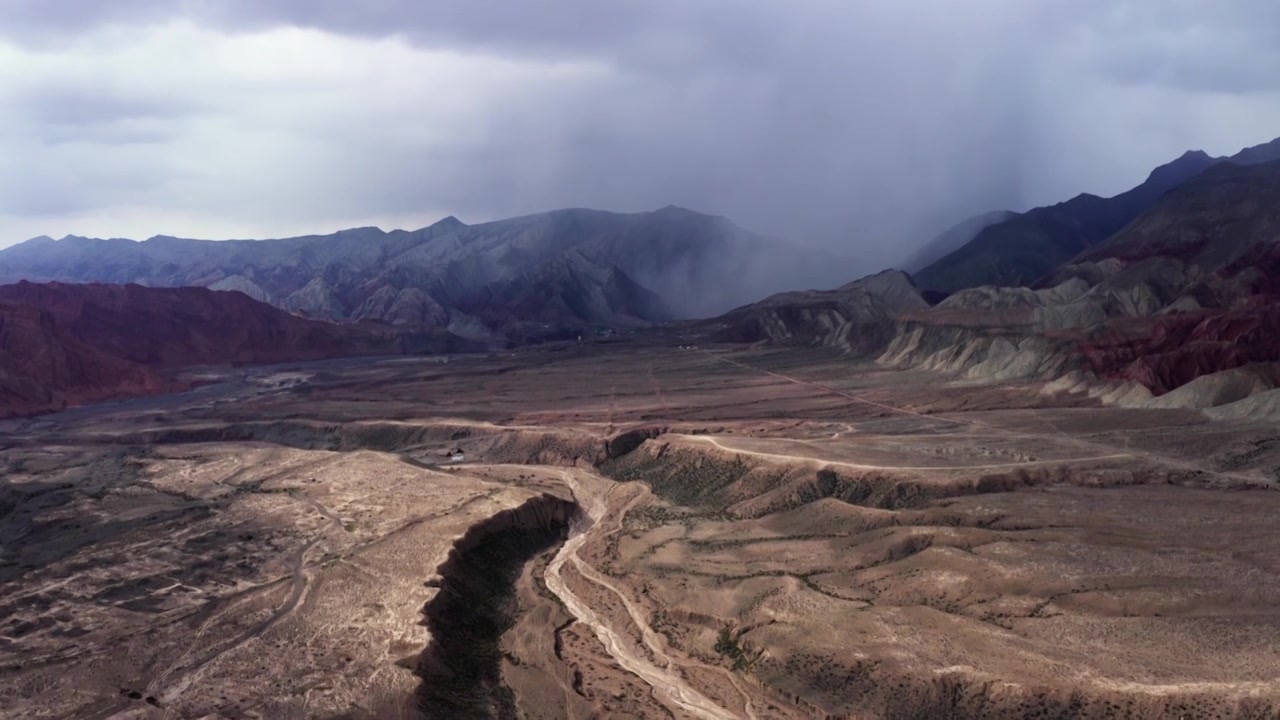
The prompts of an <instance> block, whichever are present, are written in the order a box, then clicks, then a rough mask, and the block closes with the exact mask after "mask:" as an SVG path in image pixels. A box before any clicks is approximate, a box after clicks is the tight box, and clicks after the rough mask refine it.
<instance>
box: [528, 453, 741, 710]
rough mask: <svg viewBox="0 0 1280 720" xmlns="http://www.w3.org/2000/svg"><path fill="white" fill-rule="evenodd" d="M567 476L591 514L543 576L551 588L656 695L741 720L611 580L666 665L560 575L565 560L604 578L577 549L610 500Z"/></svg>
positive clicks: (668, 702)
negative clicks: (695, 681) (685, 673)
mask: <svg viewBox="0 0 1280 720" xmlns="http://www.w3.org/2000/svg"><path fill="white" fill-rule="evenodd" d="M563 477H564V480H565V484H566V485H567V486H568V487H569V490H570V491H571V492H572V493H573V496H574V498H575V499H576V500H577V501H578V504H579V505H580V506H581V507H582V509H583V512H584V514H585V515H586V517H585V518H584V519H583V520H581V521H580V522H578V523H577V524H576V527H574V528H573V529H572V530H571V532H570V536H569V539H568V540H567V541H565V543H564V545H563V546H562V547H561V548H560V551H559V552H557V553H556V555H555V557H554V558H553V559H552V560H551V562H550V564H548V565H547V570H546V574H545V575H544V579H545V581H546V583H547V589H549V590H550V591H551V592H552V594H554V595H555V596H556V597H558V598H560V601H561V602H562V603H564V605H565V607H566V608H568V610H569V613H570V614H572V615H573V616H574V617H576V618H577V619H578V622H580V623H582V624H584V625H586V626H587V627H589V628H591V630H592V632H594V633H595V635H596V637H597V638H599V639H600V642H601V643H602V644H603V645H604V647H605V650H606V651H608V653H609V655H610V656H612V657H613V659H614V660H615V661H617V663H618V665H620V666H621V667H622V668H623V669H624V670H626V671H627V672H629V673H631V674H633V675H635V676H636V677H638V678H640V679H641V680H643V681H644V682H645V683H647V684H648V685H649V686H651V687H652V688H653V689H654V693H655V695H656V696H657V697H658V698H659V700H661V701H662V702H663V703H664V704H666V705H669V706H670V707H672V708H674V709H679V710H682V711H684V712H687V713H689V714H691V715H693V716H695V717H699V718H706V719H707V720H738V717H739V716H738V715H736V714H734V713H732V712H730V711H728V710H726V709H725V708H723V707H721V706H720V705H719V704H717V703H716V702H715V701H713V700H711V699H710V698H708V697H707V696H705V695H703V694H702V693H700V692H698V691H697V690H695V689H693V687H692V686H690V685H689V683H687V682H686V681H685V680H684V678H682V677H680V674H679V673H678V672H677V670H676V665H675V663H674V661H672V659H671V657H670V656H668V655H667V654H666V653H665V651H664V650H663V649H662V646H661V644H660V643H658V642H657V639H656V634H655V633H654V632H653V630H652V629H651V628H649V626H648V624H647V623H646V622H644V620H643V617H642V616H640V615H639V614H638V611H637V610H636V609H635V608H634V607H633V606H632V605H631V604H630V602H628V601H627V600H626V598H625V597H624V596H622V594H621V593H620V592H618V590H617V589H616V588H613V587H612V586H611V585H605V586H606V587H610V588H611V589H613V591H614V592H615V593H618V594H619V596H620V597H622V598H623V603H624V604H625V605H626V606H627V612H628V613H629V614H631V617H632V620H633V621H634V622H636V624H637V626H638V627H639V628H640V629H641V633H642V635H643V636H644V639H645V644H646V645H647V646H648V647H649V649H650V650H651V651H652V652H653V653H654V657H656V658H658V659H659V660H660V661H662V662H663V663H664V666H663V667H658V666H656V665H654V664H653V663H651V662H649V661H648V660H647V659H645V658H643V657H641V656H640V655H639V654H638V653H636V651H635V650H634V649H633V648H632V646H631V644H630V643H629V642H628V641H627V640H626V639H624V638H622V637H620V636H619V635H618V634H617V633H615V632H614V631H613V630H612V629H611V628H610V627H609V626H608V625H606V624H605V623H604V622H603V621H602V620H601V619H600V617H599V616H598V615H597V614H596V613H595V611H594V610H592V609H591V608H590V607H589V606H588V605H587V604H586V603H585V602H583V601H582V600H581V599H580V598H579V597H578V596H577V595H575V594H574V593H573V591H571V590H569V588H568V587H567V586H566V585H565V582H564V579H563V578H562V577H561V574H560V573H561V569H562V568H563V567H564V565H565V563H571V564H572V565H573V566H574V568H575V569H577V570H578V571H579V572H581V573H582V574H583V576H584V577H588V578H589V579H591V580H592V582H598V581H597V580H596V579H595V577H599V573H598V572H597V571H596V570H595V568H591V567H590V566H589V565H587V564H586V563H584V562H583V561H582V560H581V559H580V558H579V557H578V549H579V548H580V547H582V545H583V543H585V542H586V541H587V538H588V537H589V536H590V530H591V528H592V527H593V526H594V525H595V524H596V523H598V522H600V521H602V520H603V519H604V518H605V517H606V515H607V514H608V504H607V503H606V502H605V499H604V498H603V497H600V496H599V495H598V494H595V493H590V492H585V491H584V490H583V488H582V486H581V485H580V484H579V483H578V482H577V481H576V480H575V479H574V478H573V476H572V475H571V474H569V473H564V474H563ZM592 576H595V577H592ZM606 582H607V581H606Z"/></svg>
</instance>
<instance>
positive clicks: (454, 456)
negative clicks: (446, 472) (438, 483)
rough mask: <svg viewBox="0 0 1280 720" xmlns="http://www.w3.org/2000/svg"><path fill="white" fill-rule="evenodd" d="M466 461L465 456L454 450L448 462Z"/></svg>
mask: <svg viewBox="0 0 1280 720" xmlns="http://www.w3.org/2000/svg"><path fill="white" fill-rule="evenodd" d="M466 461H467V456H466V455H463V454H462V451H461V450H454V451H453V454H452V455H450V456H449V462H466Z"/></svg>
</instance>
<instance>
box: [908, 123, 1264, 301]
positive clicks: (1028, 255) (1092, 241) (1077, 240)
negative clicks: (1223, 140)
mask: <svg viewBox="0 0 1280 720" xmlns="http://www.w3.org/2000/svg"><path fill="white" fill-rule="evenodd" d="M1277 159H1280V138H1278V139H1276V140H1273V141H1271V142H1269V143H1264V144H1261V145H1255V146H1253V147H1250V148H1246V149H1244V150H1241V151H1240V152H1238V153H1236V154H1235V155H1233V156H1231V157H1229V158H1214V157H1210V156H1209V155H1208V154H1206V153H1204V152H1202V151H1200V150H1192V151H1188V152H1186V153H1184V154H1183V155H1182V156H1181V157H1179V158H1177V159H1176V160H1173V161H1172V162H1169V163H1166V164H1164V165H1161V166H1160V167H1157V168H1156V169H1154V170H1152V171H1151V173H1150V175H1148V177H1147V179H1146V180H1145V181H1144V182H1143V183H1142V184H1141V185H1138V186H1137V187H1135V188H1133V189H1131V190H1128V191H1126V192H1123V193H1120V194H1119V195H1116V196H1114V197H1111V198H1101V197H1098V196H1096V195H1089V194H1081V195H1078V196H1076V197H1074V198H1072V199H1070V200H1067V201H1066V202H1062V203H1058V204H1057V205H1052V206H1048V207H1039V208H1034V209H1032V210H1029V211H1027V212H1025V213H1021V214H1015V215H1013V216H1012V217H1009V218H1008V219H1006V220H1004V221H1003V222H998V223H995V224H993V225H989V226H987V227H985V228H983V229H982V230H981V231H979V232H978V233H977V234H976V235H974V237H973V239H972V240H970V241H969V242H968V243H966V244H964V245H963V246H961V247H960V248H958V249H957V250H955V251H953V252H951V253H950V254H948V255H946V256H944V257H942V258H941V259H939V260H937V261H935V262H933V263H932V264H930V265H929V266H927V267H925V268H923V269H921V270H920V271H919V272H917V273H915V279H916V282H917V283H919V285H920V287H921V288H922V289H924V290H932V291H941V292H955V291H956V290H961V289H964V288H972V287H978V286H980V285H1002V286H1014V287H1017V286H1029V285H1032V284H1034V283H1035V282H1036V281H1038V280H1040V279H1041V278H1043V277H1045V276H1047V275H1049V274H1050V273H1052V272H1054V271H1055V270H1056V269H1057V268H1058V267H1059V266H1061V265H1062V264H1063V263H1065V262H1067V261H1068V260H1070V259H1071V258H1073V257H1075V256H1076V255H1078V254H1080V253H1081V252H1083V251H1085V250H1087V249H1088V248H1091V247H1093V246H1095V245H1098V244H1099V243H1101V242H1102V241H1104V240H1106V239H1107V238H1109V237H1111V236H1112V235H1114V234H1115V233H1117V232H1119V231H1120V230H1121V229H1123V228H1124V227H1125V226H1126V225H1128V224H1129V223H1130V222H1132V221H1133V220H1134V219H1135V218H1137V217H1138V216H1139V215H1141V214H1142V213H1143V212H1145V211H1147V210H1148V209H1150V208H1151V207H1152V206H1153V205H1154V204H1155V203H1156V201H1157V200H1159V199H1160V197H1161V196H1162V195H1164V193H1166V192H1168V191H1169V190H1172V189H1174V188H1175V187H1178V186H1179V185H1181V184H1182V183H1184V182H1187V181H1188V180H1191V179H1192V178H1194V177H1196V176H1198V175H1200V173H1202V172H1204V171H1205V170H1207V169H1209V168H1210V167H1212V166H1214V165H1217V164H1219V163H1222V162H1232V163H1236V164H1256V163H1262V162H1268V161H1271V160H1277Z"/></svg>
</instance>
